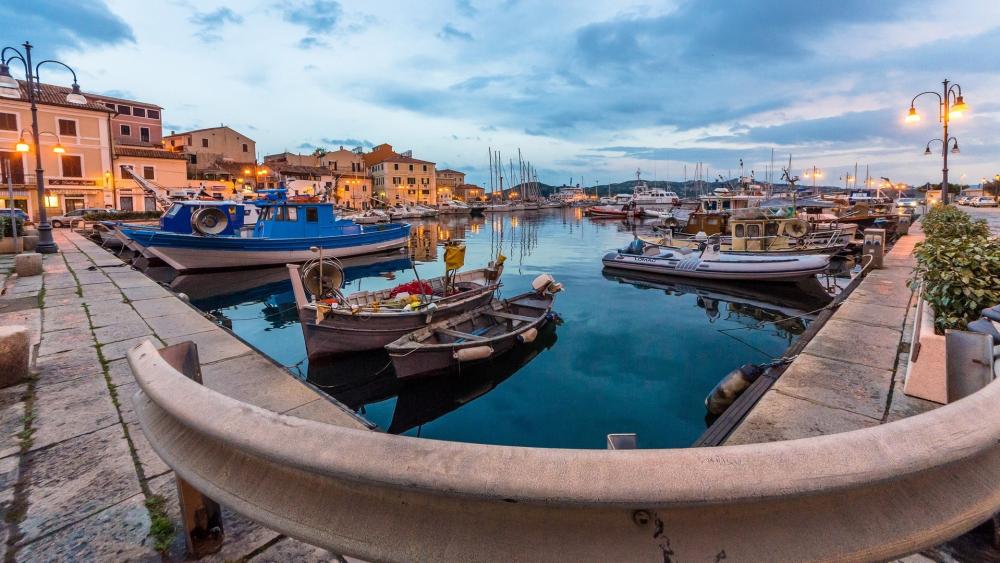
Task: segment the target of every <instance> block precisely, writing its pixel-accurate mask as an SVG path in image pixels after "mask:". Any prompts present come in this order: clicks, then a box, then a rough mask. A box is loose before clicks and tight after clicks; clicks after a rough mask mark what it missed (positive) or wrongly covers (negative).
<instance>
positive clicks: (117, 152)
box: [112, 145, 189, 211]
mask: <svg viewBox="0 0 1000 563" xmlns="http://www.w3.org/2000/svg"><path fill="white" fill-rule="evenodd" d="M114 163H115V166H114V170H115V174H114V175H115V178H114V187H113V189H112V191H113V192H114V201H115V202H116V207H117V208H118V209H121V210H123V211H156V209H157V205H156V201H155V198H154V197H153V196H152V195H151V194H149V192H147V191H146V190H145V189H143V187H142V186H140V185H139V182H137V181H136V180H135V178H134V177H133V176H132V174H129V173H128V172H127V171H126V170H125V169H126V168H130V169H132V170H133V171H134V172H135V173H136V174H138V175H139V176H140V177H142V178H143V179H144V180H145V181H146V182H148V183H149V184H150V185H152V186H155V187H156V188H158V191H160V192H161V195H162V196H163V197H169V196H170V195H172V194H173V192H177V191H182V192H185V191H187V190H188V188H189V182H188V179H187V158H185V156H184V155H183V154H179V153H175V152H170V151H167V150H164V149H156V148H150V147H138V146H124V145H116V146H115V147H114Z"/></svg>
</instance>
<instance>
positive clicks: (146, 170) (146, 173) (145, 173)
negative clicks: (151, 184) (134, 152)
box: [142, 166, 156, 180]
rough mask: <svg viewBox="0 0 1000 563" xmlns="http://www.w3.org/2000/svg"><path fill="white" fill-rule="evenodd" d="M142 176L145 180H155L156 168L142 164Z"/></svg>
mask: <svg viewBox="0 0 1000 563" xmlns="http://www.w3.org/2000/svg"><path fill="white" fill-rule="evenodd" d="M142 177H143V178H145V179H147V180H155V179H156V169H155V168H153V167H152V166H143V167H142Z"/></svg>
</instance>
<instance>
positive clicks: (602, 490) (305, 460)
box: [129, 342, 1000, 561]
mask: <svg viewBox="0 0 1000 563" xmlns="http://www.w3.org/2000/svg"><path fill="white" fill-rule="evenodd" d="M129 362H130V364H131V366H132V369H133V371H134V373H135V374H136V378H137V380H138V382H139V386H140V388H141V390H140V391H139V392H137V393H136V395H135V397H134V401H135V406H136V411H137V413H138V417H139V420H140V422H141V424H142V428H143V431H144V432H145V434H146V436H147V437H148V438H149V441H150V443H151V444H152V445H153V448H154V449H155V450H156V452H157V453H158V454H159V455H160V456H161V457H162V458H163V459H164V461H166V463H167V464H168V465H169V466H170V467H172V468H173V469H174V470H175V471H176V472H177V473H178V474H179V475H180V476H181V477H183V478H184V479H185V480H186V481H187V482H189V483H190V484H191V485H193V486H194V487H195V488H197V489H199V490H201V491H202V492H203V493H205V494H206V495H208V496H210V497H211V498H213V499H215V500H216V501H218V502H221V503H223V504H225V505H228V506H230V507H231V508H233V509H234V510H236V511H237V512H240V513H242V514H244V515H246V516H248V517H249V518H251V519H254V520H256V521H258V522H261V523H262V524H264V525H266V526H269V527H271V528H274V529H275V530H278V531H281V532H283V533H285V534H287V535H289V536H292V537H295V538H298V539H301V540H304V541H306V542H309V543H312V544H315V545H318V546H322V547H325V548H328V549H331V550H333V551H335V552H338V553H342V554H346V555H352V556H356V557H360V558H364V559H368V560H396V561H483V560H490V561H494V560H522V561H529V560H530V561H543V560H559V561H567V560H572V561H585V560H601V561H607V560H620V561H642V560H650V561H652V560H655V561H664V560H715V561H719V560H720V559H722V558H726V559H729V560H738V561H751V560H752V561H759V560H832V559H837V560H875V559H886V558H890V557H895V556H899V555H903V554H907V553H912V552H914V551H917V550H919V549H921V548H924V547H927V546H931V545H934V544H936V543H938V542H941V541H943V540H946V539H948V538H951V537H954V536H956V535H958V534H961V533H962V532H964V531H966V530H969V529H971V528H972V527H974V526H976V525H977V524H979V523H981V522H983V521H985V520H987V519H988V518H989V517H990V515H991V514H993V513H994V512H996V511H997V510H998V509H1000V409H997V408H996V405H997V404H998V403H1000V383H996V382H994V383H992V384H990V385H989V386H988V387H986V388H985V389H983V390H981V391H979V392H977V393H975V394H973V395H971V396H969V397H967V398H965V399H962V400H960V401H957V402H955V403H953V404H950V405H946V406H944V407H941V408H939V409H937V410H934V411H932V412H929V413H925V414H921V415H918V416H914V417H911V418H908V419H904V420H901V421H898V422H893V423H891V424H885V425H882V426H878V427H874V428H869V429H865V430H859V431H854V432H847V433H843V434H834V435H828V436H822V437H816V438H807V439H801V440H792V441H786V442H772V443H766V444H755V445H745V446H724V447H718V448H694V449H677V450H625V451H607V450H569V449H542V448H522V447H504V446H487V445H478V444H465V443H455V442H443V441H435V440H427V439H419V438H410V437H403V436H393V435H387V434H383V433H379V432H369V431H363V430H355V429H348V428H343V427H338V426H332V425H328V424H322V423H318V422H314V421H310V420H303V419H299V418H294V417H289V416H283V415H279V414H276V413H273V412H270V411H266V410H263V409H261V408H258V407H255V406H252V405H248V404H245V403H242V402H239V401H237V400H235V399H232V398H229V397H226V396H223V395H221V394H219V393H216V392H214V391H212V390H210V389H207V388H205V387H203V386H201V385H199V384H197V383H195V382H194V381H191V380H189V379H187V378H185V377H184V376H183V375H181V374H180V373H179V372H177V371H176V370H174V369H173V368H172V367H170V366H169V365H168V364H167V363H166V362H165V361H164V360H163V359H162V358H161V357H160V355H159V354H158V353H157V351H156V350H155V348H154V347H153V345H152V344H150V343H148V342H147V343H145V344H143V345H141V346H139V347H137V348H135V349H133V350H132V351H130V352H129Z"/></svg>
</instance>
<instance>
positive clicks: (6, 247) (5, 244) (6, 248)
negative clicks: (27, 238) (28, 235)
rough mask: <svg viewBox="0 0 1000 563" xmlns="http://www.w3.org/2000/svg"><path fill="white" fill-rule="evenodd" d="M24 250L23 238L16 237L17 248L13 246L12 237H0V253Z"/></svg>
mask: <svg viewBox="0 0 1000 563" xmlns="http://www.w3.org/2000/svg"><path fill="white" fill-rule="evenodd" d="M23 250H24V239H23V238H21V237H17V248H16V249H15V248H14V237H3V238H2V239H0V254H14V253H15V252H22V251H23Z"/></svg>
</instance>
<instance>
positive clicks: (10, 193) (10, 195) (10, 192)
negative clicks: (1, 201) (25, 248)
mask: <svg viewBox="0 0 1000 563" xmlns="http://www.w3.org/2000/svg"><path fill="white" fill-rule="evenodd" d="M4 163H5V164H6V165H7V203H9V204H10V230H11V233H13V238H14V254H18V250H17V215H16V214H15V211H17V209H16V208H15V207H14V178H13V175H14V169H13V167H12V166H11V164H10V159H9V158H5V159H4Z"/></svg>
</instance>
